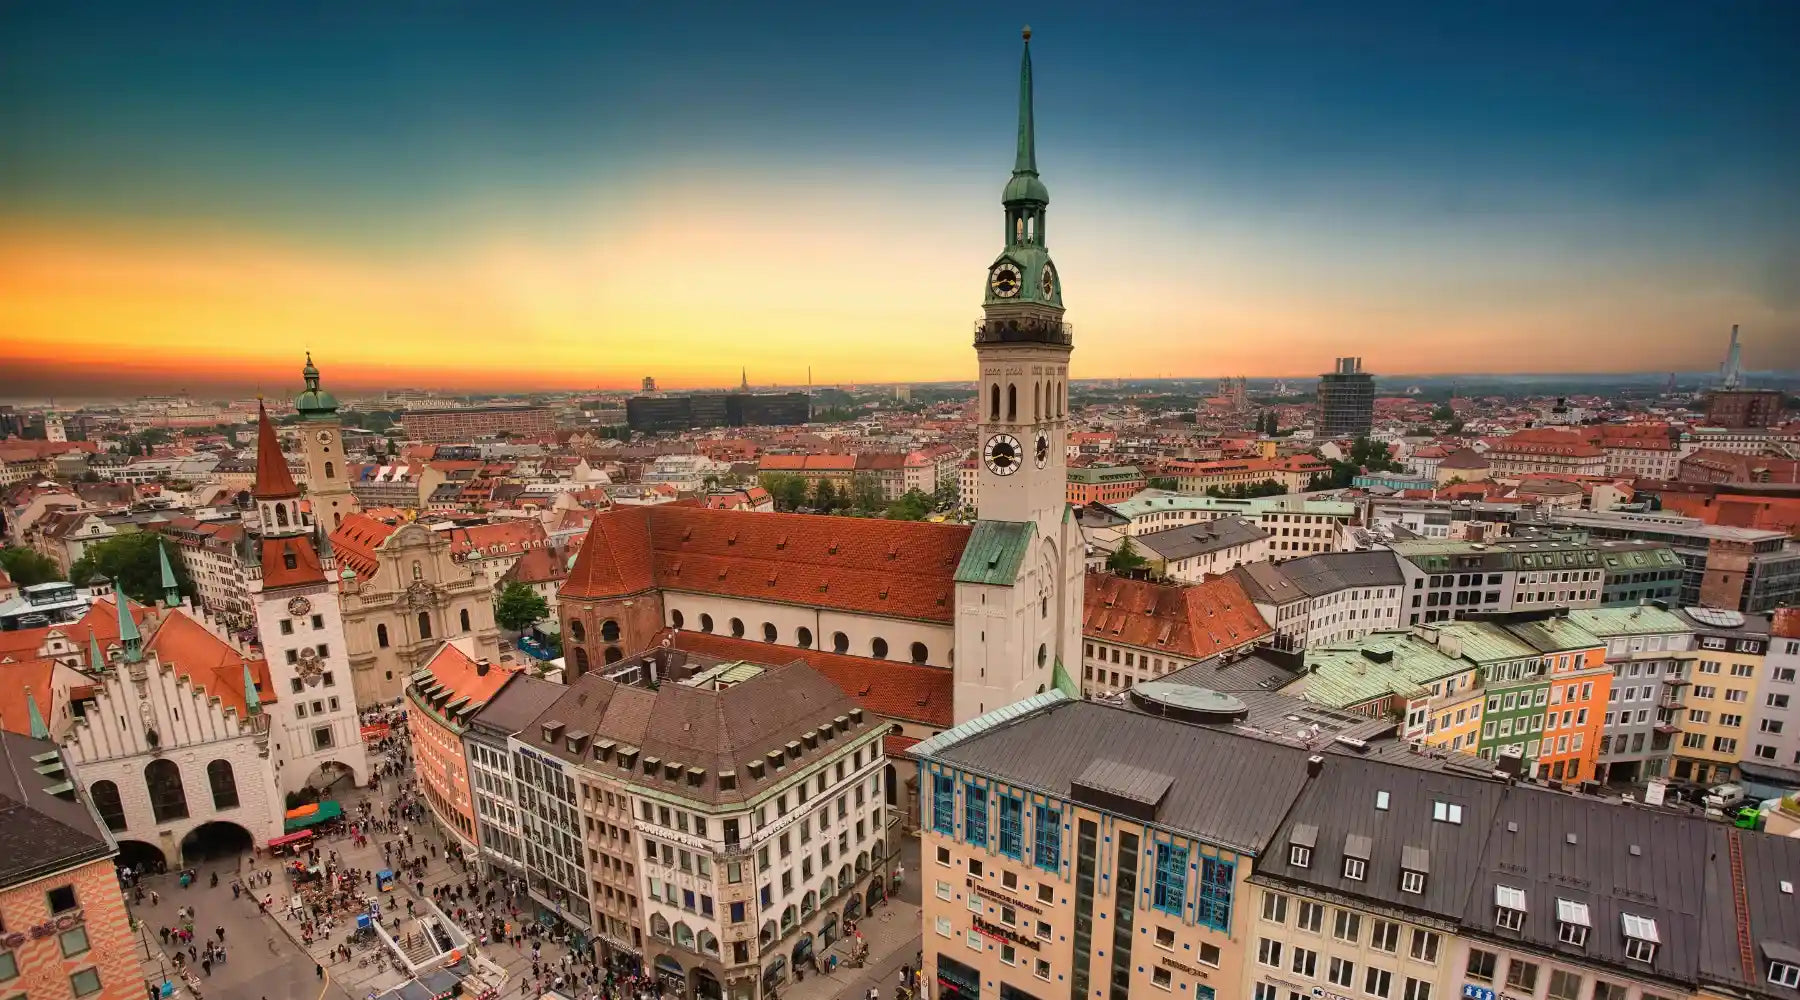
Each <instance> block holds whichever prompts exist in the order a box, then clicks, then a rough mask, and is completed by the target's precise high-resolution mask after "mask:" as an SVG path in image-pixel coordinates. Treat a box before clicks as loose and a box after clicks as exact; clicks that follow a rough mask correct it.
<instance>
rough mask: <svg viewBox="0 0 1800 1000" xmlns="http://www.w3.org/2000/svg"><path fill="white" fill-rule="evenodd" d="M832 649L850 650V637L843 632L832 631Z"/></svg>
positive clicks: (843, 651)
mask: <svg viewBox="0 0 1800 1000" xmlns="http://www.w3.org/2000/svg"><path fill="white" fill-rule="evenodd" d="M831 651H832V652H834V653H848V652H850V637H849V636H847V635H845V634H844V633H842V632H833V633H831Z"/></svg>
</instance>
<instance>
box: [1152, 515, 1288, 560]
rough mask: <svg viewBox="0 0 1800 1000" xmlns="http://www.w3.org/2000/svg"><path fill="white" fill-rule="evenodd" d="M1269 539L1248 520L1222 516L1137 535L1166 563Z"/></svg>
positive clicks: (1265, 532) (1265, 533)
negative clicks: (1166, 561)
mask: <svg viewBox="0 0 1800 1000" xmlns="http://www.w3.org/2000/svg"><path fill="white" fill-rule="evenodd" d="M1267 537H1269V533H1268V532H1267V531H1264V530H1263V529H1261V528H1259V527H1257V526H1256V522H1254V521H1251V520H1249V519H1247V518H1242V517H1220V518H1214V519H1213V520H1211V521H1201V522H1199V523H1197V524H1182V525H1177V526H1175V527H1173V528H1164V529H1163V530H1161V531H1152V532H1149V533H1147V534H1142V535H1139V536H1137V538H1136V542H1137V544H1139V545H1142V546H1143V547H1144V548H1146V549H1149V550H1150V551H1152V552H1154V553H1156V554H1157V555H1158V556H1160V557H1161V558H1163V559H1165V560H1177V559H1188V558H1191V557H1193V556H1198V555H1205V554H1206V553H1208V552H1222V551H1224V550H1226V549H1231V548H1236V547H1237V546H1239V545H1248V544H1250V543H1251V542H1255V541H1258V540H1260V539H1264V538H1267Z"/></svg>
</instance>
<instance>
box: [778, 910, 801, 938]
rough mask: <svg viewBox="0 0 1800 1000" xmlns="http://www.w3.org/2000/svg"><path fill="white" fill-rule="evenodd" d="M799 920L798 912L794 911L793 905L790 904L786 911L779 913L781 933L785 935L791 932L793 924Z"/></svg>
mask: <svg viewBox="0 0 1800 1000" xmlns="http://www.w3.org/2000/svg"><path fill="white" fill-rule="evenodd" d="M799 919H800V911H799V910H796V909H794V907H793V904H791V903H790V904H789V905H788V907H787V909H785V910H782V911H781V932H782V933H783V934H786V933H787V932H788V931H791V930H793V929H794V924H796V923H798V922H799Z"/></svg>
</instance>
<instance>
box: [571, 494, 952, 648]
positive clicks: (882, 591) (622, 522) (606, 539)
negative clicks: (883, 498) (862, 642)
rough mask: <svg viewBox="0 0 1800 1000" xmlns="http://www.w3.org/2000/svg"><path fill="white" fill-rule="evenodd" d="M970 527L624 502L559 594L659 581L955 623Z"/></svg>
mask: <svg viewBox="0 0 1800 1000" xmlns="http://www.w3.org/2000/svg"><path fill="white" fill-rule="evenodd" d="M972 531H973V529H971V528H970V527H969V526H968V525H957V524H931V523H929V522H918V521H888V520H882V519H878V518H852V517H830V516H825V515H816V514H778V513H773V512H768V511H754V510H713V509H709V508H707V507H705V506H703V505H702V506H696V505H688V504H659V505H655V506H624V507H617V508H614V509H612V510H608V511H603V512H601V513H599V514H597V515H595V517H594V520H593V524H592V525H591V526H590V527H589V529H588V534H587V538H586V539H585V540H584V541H583V542H582V546H581V552H580V554H579V555H578V556H577V557H576V560H575V565H574V566H573V567H572V568H571V569H570V571H569V579H568V582H567V583H565V584H564V585H563V588H562V591H561V596H563V597H572V598H577V599H607V598H615V597H624V596H629V595H631V594H635V593H641V592H644V591H647V590H650V589H652V588H660V589H662V590H672V591H686V592H689V593H701V594H718V595H721V596H726V597H739V598H745V599H748V600H760V601H772V602H780V603H786V604H797V605H804V606H808V607H825V608H834V609H837V610H840V611H849V612H853V613H856V614H867V615H881V616H885V617H892V618H911V619H916V620H923V621H937V622H948V621H950V620H951V616H952V614H953V613H954V611H955V608H954V605H953V602H952V597H953V594H954V591H955V579H954V577H955V573H956V567H957V563H958V561H959V560H960V558H961V557H962V554H963V550H964V548H965V546H966V545H967V544H968V541H969V538H970V535H971V534H972Z"/></svg>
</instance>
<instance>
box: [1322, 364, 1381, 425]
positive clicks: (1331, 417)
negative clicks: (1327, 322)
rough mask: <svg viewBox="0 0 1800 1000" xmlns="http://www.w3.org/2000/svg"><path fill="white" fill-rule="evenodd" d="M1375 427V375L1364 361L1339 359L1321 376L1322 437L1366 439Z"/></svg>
mask: <svg viewBox="0 0 1800 1000" xmlns="http://www.w3.org/2000/svg"><path fill="white" fill-rule="evenodd" d="M1374 424H1375V376H1374V375H1371V374H1369V373H1368V372H1365V371H1363V368H1362V359H1361V358H1339V359H1337V366H1336V367H1335V368H1333V369H1332V370H1331V371H1329V372H1326V373H1325V374H1323V375H1320V376H1319V424H1318V433H1317V436H1318V437H1322V438H1340V437H1363V436H1366V435H1367V434H1368V433H1369V430H1370V429H1371V428H1372V427H1374Z"/></svg>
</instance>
